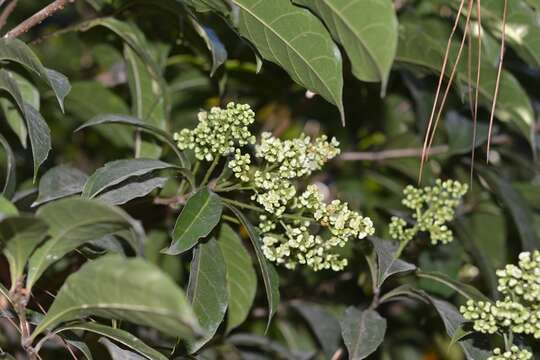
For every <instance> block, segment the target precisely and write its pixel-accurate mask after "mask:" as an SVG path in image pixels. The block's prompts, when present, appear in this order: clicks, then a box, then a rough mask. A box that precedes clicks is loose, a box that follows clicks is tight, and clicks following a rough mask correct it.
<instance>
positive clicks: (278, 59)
mask: <svg viewBox="0 0 540 360" xmlns="http://www.w3.org/2000/svg"><path fill="white" fill-rule="evenodd" d="M232 2H233V3H234V4H235V5H236V6H237V7H238V11H239V14H240V15H239V16H240V18H239V23H238V27H239V31H240V34H241V35H242V36H243V37H245V38H246V39H248V40H249V41H250V42H251V43H253V45H254V46H255V47H256V48H257V50H258V51H259V52H260V53H261V55H262V57H263V58H265V59H266V60H269V61H271V62H273V63H276V64H278V65H279V66H281V67H282V68H283V69H285V70H286V71H287V73H288V74H289V75H290V76H291V78H292V79H293V80H294V81H296V82H297V83H299V84H300V85H302V86H304V87H305V88H307V89H308V90H311V91H313V92H315V93H317V94H320V95H321V96H322V97H323V98H325V99H326V100H327V101H329V102H330V103H332V104H334V105H336V106H337V107H338V109H339V111H340V113H341V114H342V119H343V104H342V88H343V76H342V69H341V68H342V62H341V54H340V52H339V49H338V48H337V46H336V45H335V44H334V42H333V41H332V38H331V37H330V34H328V32H327V31H326V29H325V27H324V25H323V24H322V23H321V22H320V21H319V19H317V18H316V17H315V16H313V15H312V14H311V13H310V12H309V10H307V9H302V8H299V7H296V6H294V5H293V4H292V3H291V2H290V0H274V1H259V0H233V1H232Z"/></svg>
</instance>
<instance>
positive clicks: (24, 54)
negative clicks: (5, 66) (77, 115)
mask: <svg viewBox="0 0 540 360" xmlns="http://www.w3.org/2000/svg"><path fill="white" fill-rule="evenodd" d="M0 60H7V61H13V62H17V63H19V64H21V65H23V66H24V67H26V68H27V69H29V70H31V71H33V72H34V73H36V74H37V75H39V76H40V77H41V78H42V79H43V80H45V82H47V84H48V85H49V86H50V87H51V89H52V90H53V91H54V94H55V96H56V99H57V100H58V104H59V105H60V108H62V110H63V109H64V98H65V97H66V95H67V94H68V93H69V91H70V89H71V86H70V84H69V81H68V79H67V78H66V77H65V76H64V75H62V74H60V73H59V72H57V71H54V70H51V69H47V68H45V67H44V66H43V65H42V64H41V62H40V61H39V58H38V57H37V56H36V55H35V54H34V52H33V51H32V50H31V49H30V48H29V47H28V46H27V45H26V44H25V43H24V42H22V41H20V40H18V39H6V38H2V39H0Z"/></svg>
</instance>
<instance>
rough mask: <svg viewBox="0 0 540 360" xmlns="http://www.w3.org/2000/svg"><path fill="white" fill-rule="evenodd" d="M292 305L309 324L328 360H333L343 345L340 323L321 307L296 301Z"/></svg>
mask: <svg viewBox="0 0 540 360" xmlns="http://www.w3.org/2000/svg"><path fill="white" fill-rule="evenodd" d="M291 305H292V307H293V308H294V309H295V310H296V311H298V312H299V313H300V314H301V315H302V316H303V318H304V319H305V320H306V321H307V322H308V323H309V325H310V326H311V328H312V329H313V332H314V333H315V335H316V336H317V339H318V340H319V343H320V344H321V346H322V349H323V351H324V354H325V356H326V358H327V359H331V358H332V356H333V355H334V354H335V353H336V351H338V349H339V347H340V345H341V328H340V325H339V321H338V320H337V319H336V318H335V317H334V316H332V315H331V314H330V313H329V312H328V311H326V310H325V309H324V308H323V307H322V306H320V305H317V304H313V303H308V302H305V301H295V302H293V303H292V304H291Z"/></svg>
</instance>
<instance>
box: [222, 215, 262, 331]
mask: <svg viewBox="0 0 540 360" xmlns="http://www.w3.org/2000/svg"><path fill="white" fill-rule="evenodd" d="M218 244H219V246H220V247H221V251H222V253H223V258H224V260H225V265H226V268H227V291H228V294H229V309H228V311H227V331H228V332H229V331H231V330H233V329H234V328H236V327H237V326H238V325H240V324H242V323H243V322H244V321H245V320H246V318H247V316H248V314H249V312H250V310H251V306H252V305H253V300H254V299H255V293H256V292H257V274H256V273H255V268H254V267H253V262H252V261H251V257H250V256H249V253H248V252H247V250H246V248H245V247H244V245H243V244H242V240H241V239H240V237H238V235H237V234H236V233H235V232H234V230H233V229H232V228H231V227H230V226H229V225H227V224H223V225H222V226H221V231H220V233H219V239H218Z"/></svg>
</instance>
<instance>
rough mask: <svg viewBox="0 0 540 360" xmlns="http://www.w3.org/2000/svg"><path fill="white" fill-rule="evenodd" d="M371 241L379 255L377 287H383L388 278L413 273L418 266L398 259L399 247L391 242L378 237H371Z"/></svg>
mask: <svg viewBox="0 0 540 360" xmlns="http://www.w3.org/2000/svg"><path fill="white" fill-rule="evenodd" d="M369 241H370V242H371V243H372V244H373V248H374V249H375V252H376V253H377V260H378V261H377V264H378V265H379V269H378V273H377V275H378V276H377V277H378V279H377V281H376V283H377V287H379V288H380V287H381V286H382V285H383V283H384V281H385V280H386V279H388V277H390V276H392V275H394V274H399V273H403V272H408V271H413V270H414V269H416V266H414V265H413V264H410V263H408V262H406V261H403V260H401V259H397V258H396V256H395V255H396V251H397V249H398V247H399V246H398V245H397V244H395V243H393V242H392V241H389V240H383V239H379V238H376V237H373V236H372V237H370V238H369Z"/></svg>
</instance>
